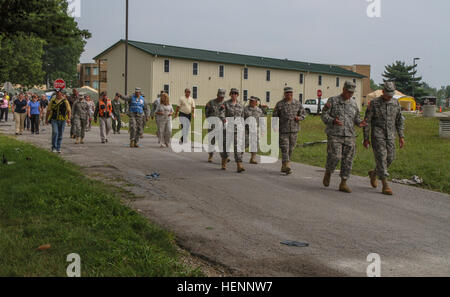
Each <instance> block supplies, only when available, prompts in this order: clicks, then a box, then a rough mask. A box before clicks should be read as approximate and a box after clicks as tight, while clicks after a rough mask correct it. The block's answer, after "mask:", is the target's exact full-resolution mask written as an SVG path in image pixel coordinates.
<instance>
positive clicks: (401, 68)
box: [383, 61, 423, 98]
mask: <svg viewBox="0 0 450 297" xmlns="http://www.w3.org/2000/svg"><path fill="white" fill-rule="evenodd" d="M416 67H417V65H416V66H415V67H414V66H409V65H406V63H405V62H401V61H396V62H395V63H394V64H392V65H387V66H386V69H385V71H384V73H383V77H384V78H385V81H393V82H395V85H396V87H397V90H398V91H400V92H402V93H404V94H406V95H410V96H411V95H412V94H413V87H414V93H415V97H416V98H419V97H421V96H423V84H422V82H421V81H422V77H420V76H416V74H417V70H416Z"/></svg>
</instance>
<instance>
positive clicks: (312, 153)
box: [124, 114, 450, 194]
mask: <svg viewBox="0 0 450 297" xmlns="http://www.w3.org/2000/svg"><path fill="white" fill-rule="evenodd" d="M405 119H406V121H405V134H406V147H405V148H404V149H402V150H400V149H399V148H398V144H397V155H396V161H395V162H394V164H393V165H392V166H391V168H390V174H391V179H392V178H400V179H404V178H407V179H409V178H411V177H412V176H414V175H418V176H419V177H421V178H423V180H424V184H423V185H422V186H421V187H422V188H425V189H430V190H434V191H440V192H444V193H448V194H450V158H449V154H450V140H449V139H441V138H439V121H438V120H437V119H429V118H423V117H418V116H416V115H409V114H407V115H405ZM124 120H125V121H127V119H126V117H125V118H124ZM357 131H358V140H357V144H358V145H357V155H356V158H355V162H354V166H353V174H355V175H361V176H367V172H368V171H369V170H370V169H372V168H374V167H375V160H374V156H373V151H372V149H369V150H366V149H365V148H364V147H363V146H362V141H363V135H362V134H363V133H362V129H359V128H357ZM145 132H146V133H149V134H156V123H155V121H150V122H149V123H148V125H147V128H146V129H145ZM176 132H177V131H175V130H174V133H176ZM206 133H207V131H205V130H204V131H203V135H204V136H205V135H206ZM326 139H327V136H326V134H325V125H324V124H323V122H322V121H321V119H320V117H318V116H308V117H307V119H306V120H305V121H303V122H302V123H301V132H300V134H299V140H298V147H297V149H296V150H295V152H294V156H293V161H294V162H299V163H304V164H309V165H314V166H319V167H323V166H325V163H326V148H327V147H326V144H319V145H315V146H309V147H303V144H304V143H306V142H315V141H322V140H326Z"/></svg>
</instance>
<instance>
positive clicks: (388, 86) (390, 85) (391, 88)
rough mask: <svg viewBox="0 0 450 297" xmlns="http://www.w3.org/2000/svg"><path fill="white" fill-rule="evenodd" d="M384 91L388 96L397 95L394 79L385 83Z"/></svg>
mask: <svg viewBox="0 0 450 297" xmlns="http://www.w3.org/2000/svg"><path fill="white" fill-rule="evenodd" d="M383 90H384V92H385V93H386V95H388V96H394V95H395V84H394V82H392V81H388V82H385V83H384V89H383Z"/></svg>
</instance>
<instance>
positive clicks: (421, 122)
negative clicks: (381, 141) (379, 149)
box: [293, 115, 450, 194]
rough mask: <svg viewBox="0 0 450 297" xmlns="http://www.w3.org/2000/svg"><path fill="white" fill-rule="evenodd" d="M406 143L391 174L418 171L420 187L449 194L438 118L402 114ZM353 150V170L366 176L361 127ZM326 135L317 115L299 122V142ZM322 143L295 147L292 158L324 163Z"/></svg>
mask: <svg viewBox="0 0 450 297" xmlns="http://www.w3.org/2000/svg"><path fill="white" fill-rule="evenodd" d="M405 117H406V120H405V135H406V146H405V148H404V149H402V150H400V149H399V147H398V143H397V154H396V160H395V162H394V164H393V165H392V166H391V168H390V169H389V172H390V175H391V179H392V178H400V179H403V178H407V179H409V178H411V177H412V176H414V175H418V176H420V177H421V178H423V180H424V184H423V185H422V186H421V187H422V188H425V189H429V190H434V191H440V192H444V193H448V194H450V170H449V168H450V158H449V154H450V140H449V139H442V138H439V121H438V120H437V119H429V118H422V117H416V116H414V115H406V116H405ZM357 131H358V138H357V154H356V158H355V162H354V165H353V174H356V175H361V176H367V172H368V171H369V170H370V169H372V168H374V167H375V160H374V156H373V151H372V149H369V150H366V149H365V148H364V147H363V145H362V142H363V133H362V129H359V128H357ZM325 139H327V136H326V134H325V125H324V124H323V123H322V121H321V120H320V117H317V116H309V117H308V118H307V120H305V121H304V122H302V131H301V132H300V137H299V144H300V145H302V144H303V143H305V142H313V141H321V140H325ZM326 149H327V148H326V144H321V145H316V146H311V147H299V148H297V149H296V150H295V152H294V156H293V161H295V162H301V163H305V164H309V165H314V166H320V167H323V166H325V163H326Z"/></svg>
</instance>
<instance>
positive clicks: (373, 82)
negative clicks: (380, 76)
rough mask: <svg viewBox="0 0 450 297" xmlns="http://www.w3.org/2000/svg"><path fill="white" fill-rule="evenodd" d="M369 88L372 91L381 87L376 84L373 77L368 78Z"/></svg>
mask: <svg viewBox="0 0 450 297" xmlns="http://www.w3.org/2000/svg"><path fill="white" fill-rule="evenodd" d="M370 88H371V89H372V91H376V90H381V89H382V87H381V86H380V85H377V84H376V83H375V81H374V80H373V79H370Z"/></svg>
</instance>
